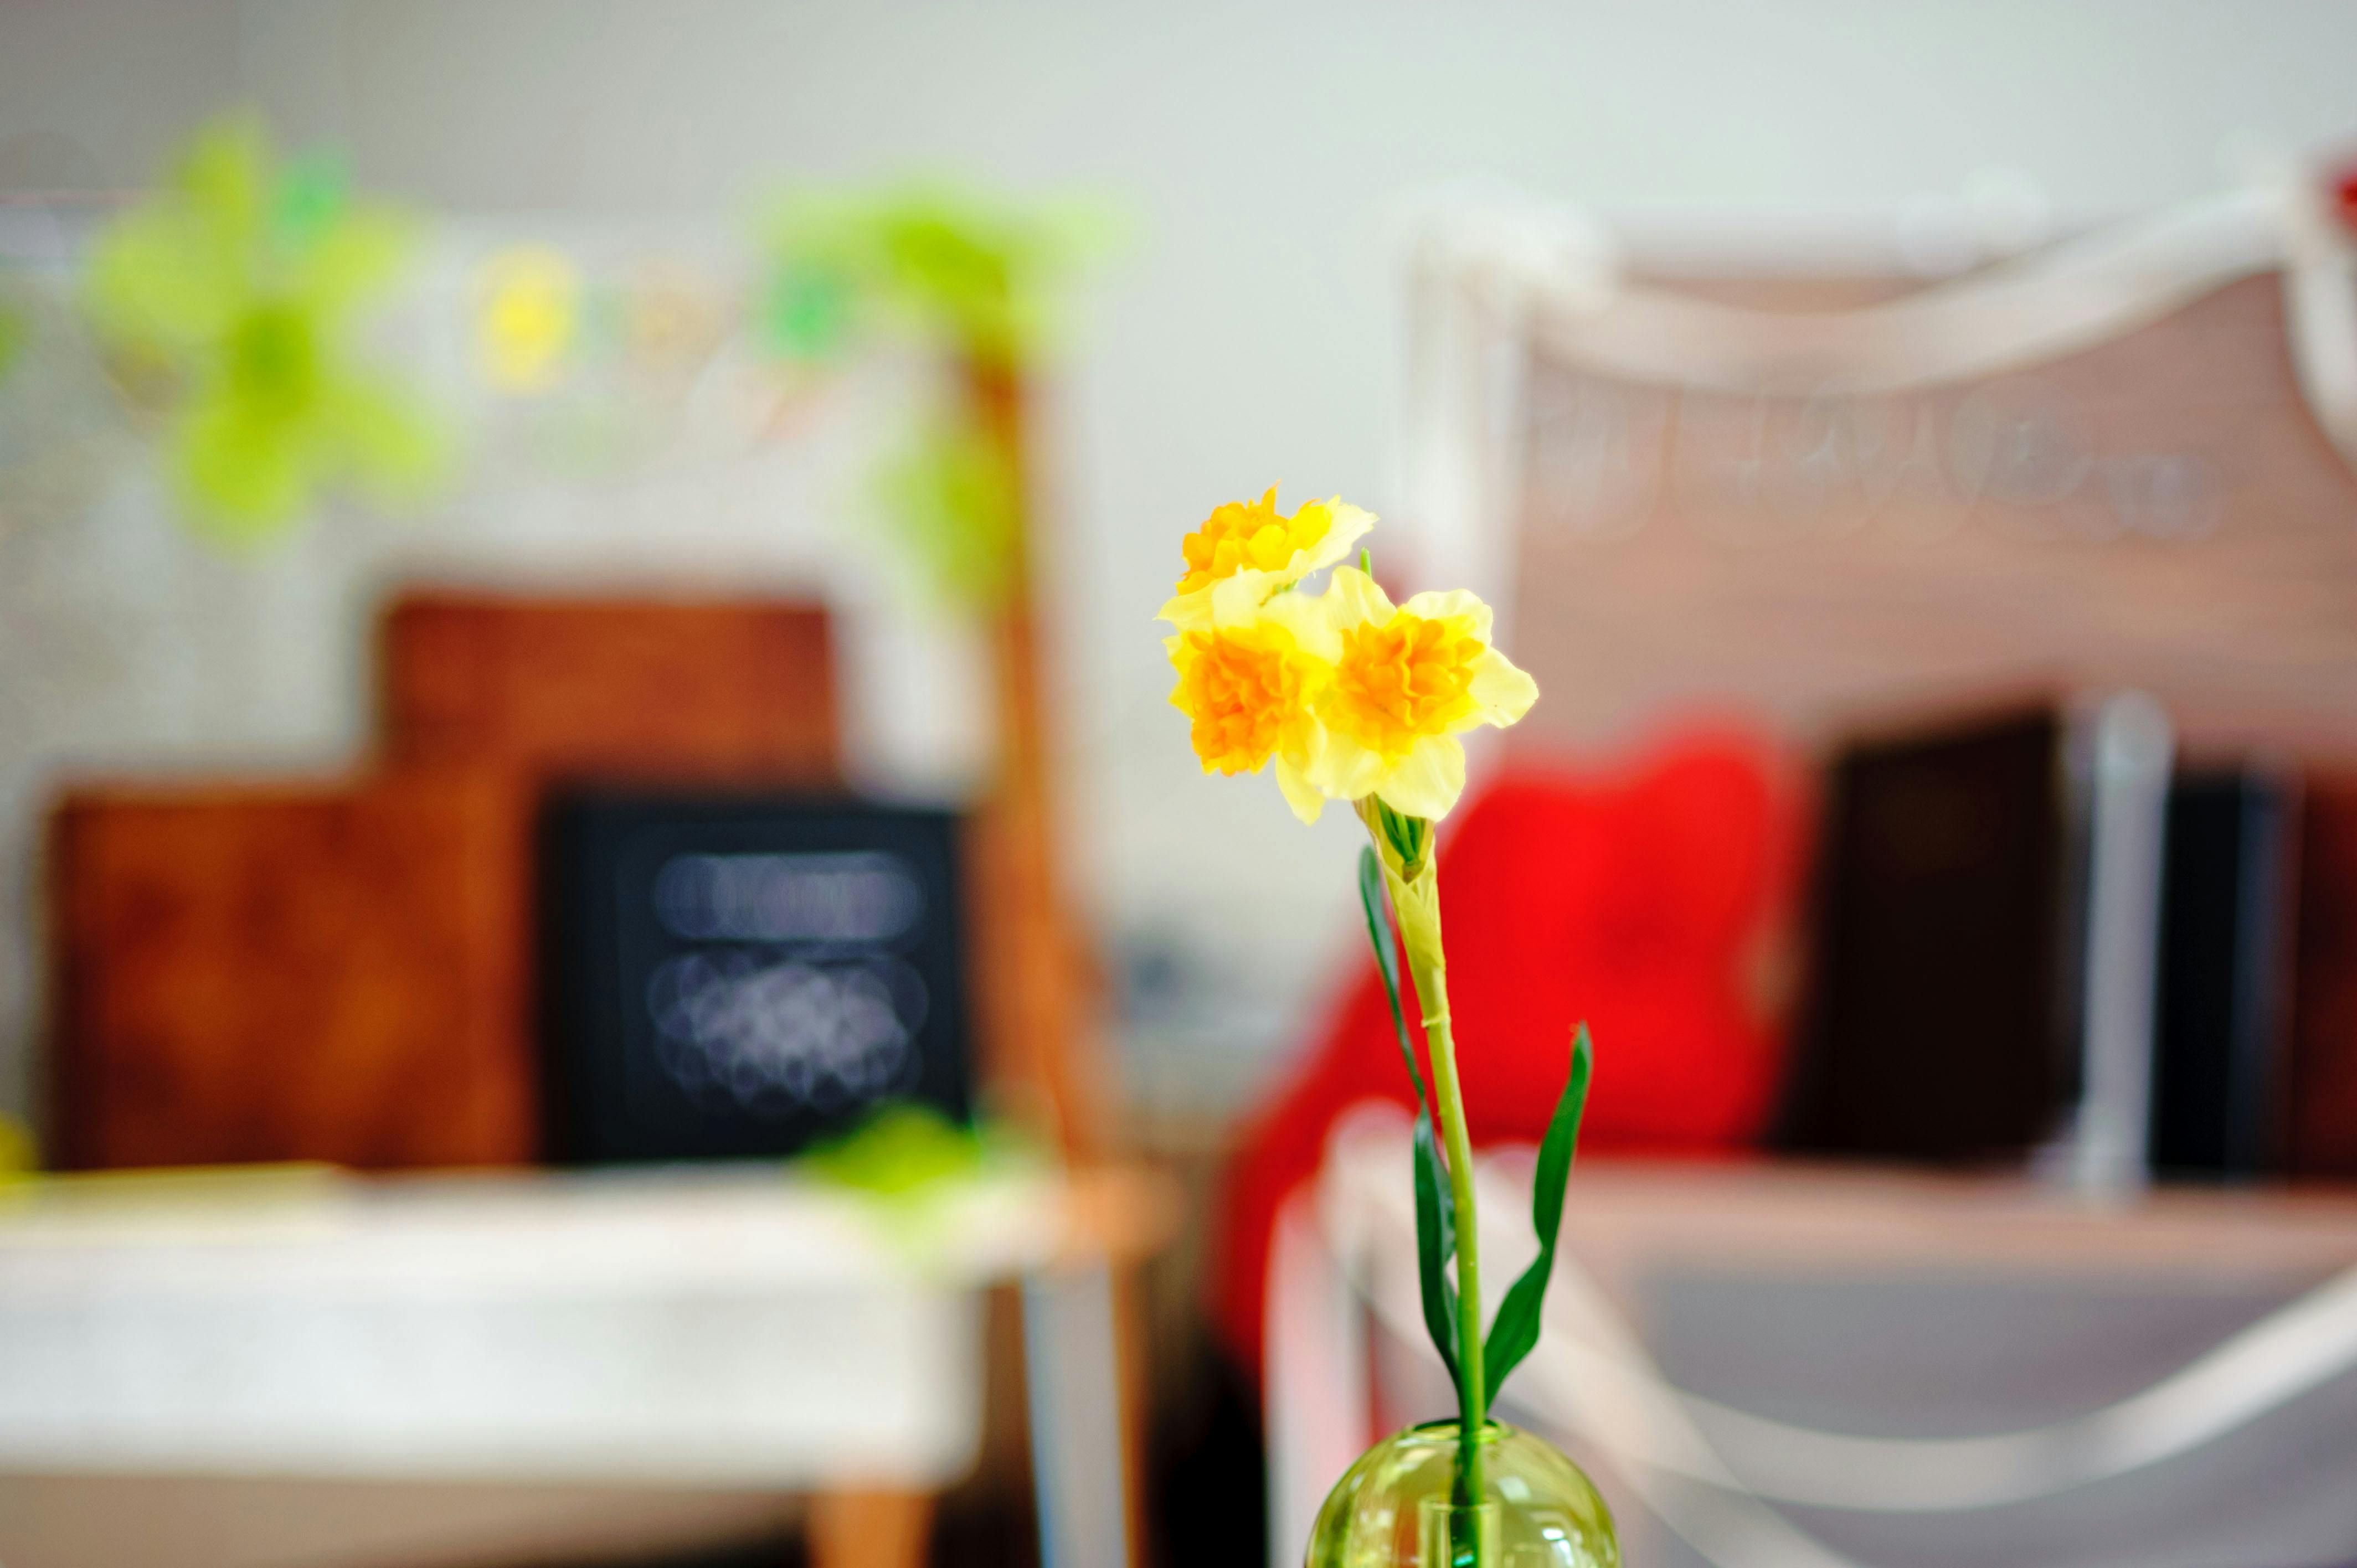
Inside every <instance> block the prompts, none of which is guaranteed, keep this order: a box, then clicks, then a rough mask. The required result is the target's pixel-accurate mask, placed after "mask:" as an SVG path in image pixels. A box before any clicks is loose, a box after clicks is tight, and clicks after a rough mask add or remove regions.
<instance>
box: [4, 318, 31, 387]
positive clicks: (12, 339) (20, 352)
mask: <svg viewBox="0 0 2357 1568" xmlns="http://www.w3.org/2000/svg"><path fill="white" fill-rule="evenodd" d="M32 335H33V331H32V328H31V327H30V326H29V325H27V322H26V320H25V317H24V314H23V313H22V312H21V311H19V310H17V309H16V306H13V305H11V304H9V302H8V301H6V300H5V299H0V381H6V380H7V379H8V372H9V371H13V370H15V369H16V361H17V360H20V359H22V358H23V357H24V353H25V343H26V340H27V338H31V337H32Z"/></svg>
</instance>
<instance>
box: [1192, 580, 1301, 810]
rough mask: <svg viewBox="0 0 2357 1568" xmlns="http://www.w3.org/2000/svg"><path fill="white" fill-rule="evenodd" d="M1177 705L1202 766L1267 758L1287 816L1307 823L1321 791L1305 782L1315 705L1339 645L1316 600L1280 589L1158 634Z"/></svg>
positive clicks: (1225, 769) (1254, 768)
mask: <svg viewBox="0 0 2357 1568" xmlns="http://www.w3.org/2000/svg"><path fill="white" fill-rule="evenodd" d="M1163 647H1164V648H1165V649H1167V650H1168V651H1169V654H1170V665H1171V668H1172V669H1174V670H1176V671H1178V672H1179V683H1178V684H1177V685H1176V686H1174V687H1172V688H1171V691H1170V703H1171V705H1172V706H1173V707H1175V708H1177V709H1178V710H1179V712H1180V713H1182V714H1186V715H1187V718H1188V720H1189V726H1190V738H1191V739H1192V740H1193V742H1194V746H1195V755H1196V757H1198V758H1199V759H1200V761H1201V762H1202V764H1203V771H1204V772H1206V773H1229V774H1234V773H1257V772H1259V771H1260V770H1261V769H1262V768H1265V767H1266V766H1268V764H1269V763H1271V762H1272V761H1273V762H1275V765H1276V783H1277V788H1278V789H1282V790H1284V791H1285V799H1286V802H1287V803H1288V804H1289V805H1291V806H1292V808H1293V811H1294V815H1296V816H1297V817H1299V818H1300V819H1301V820H1302V821H1303V822H1316V821H1317V820H1318V812H1319V811H1321V810H1323V809H1324V807H1325V804H1326V801H1325V797H1324V796H1322V795H1320V794H1319V793H1318V789H1317V787H1316V786H1315V785H1313V784H1312V783H1311V782H1310V779H1309V776H1310V773H1311V770H1312V769H1313V768H1316V767H1317V765H1318V753H1319V750H1320V748H1321V746H1322V742H1323V739H1324V734H1323V731H1322V730H1321V729H1320V728H1319V725H1318V720H1317V717H1316V709H1317V704H1318V700H1319V699H1320V698H1321V697H1322V696H1323V695H1324V694H1325V692H1326V690H1327V688H1328V687H1329V685H1330V684H1331V683H1332V682H1333V679H1334V655H1335V654H1337V653H1339V652H1340V641H1339V639H1337V638H1336V637H1335V635H1334V629H1333V627H1332V625H1331V624H1330V623H1329V620H1328V618H1327V616H1326V613H1325V606H1324V605H1323V604H1322V602H1321V601H1319V600H1317V599H1314V598H1311V597H1309V596H1307V595H1302V594H1286V595H1281V596H1278V597H1277V598H1275V599H1274V600H1272V601H1271V602H1269V603H1268V604H1266V605H1256V606H1252V607H1248V608H1243V607H1238V608H1237V609H1236V611H1235V613H1232V614H1226V615H1222V616H1220V617H1217V618H1206V619H1205V620H1203V621H1201V622H1200V623H1198V624H1195V625H1181V626H1180V628H1179V632H1178V634H1177V635H1176V636H1174V637H1170V638H1166V639H1164V640H1163Z"/></svg>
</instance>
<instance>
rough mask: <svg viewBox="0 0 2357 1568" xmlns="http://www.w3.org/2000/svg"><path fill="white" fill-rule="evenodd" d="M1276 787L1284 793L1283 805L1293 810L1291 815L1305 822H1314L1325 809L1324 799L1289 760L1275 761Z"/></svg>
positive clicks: (1282, 758) (1306, 776) (1279, 759)
mask: <svg viewBox="0 0 2357 1568" xmlns="http://www.w3.org/2000/svg"><path fill="white" fill-rule="evenodd" d="M1276 787H1277V788H1278V789H1282V790H1283V791H1285V803H1286V805H1288V806H1290V807H1292V808H1293V814H1294V815H1295V816H1297V817H1299V818H1300V819H1301V820H1302V821H1303V822H1316V821H1317V820H1318V814H1319V813H1320V812H1322V811H1325V809H1326V797H1325V796H1323V795H1321V794H1319V793H1318V787H1317V786H1316V785H1314V784H1312V783H1311V782H1310V781H1309V779H1308V775H1307V774H1306V773H1304V772H1303V771H1302V770H1301V769H1300V768H1297V767H1295V766H1294V765H1293V763H1292V761H1291V760H1290V759H1289V758H1286V757H1278V758H1277V759H1276Z"/></svg>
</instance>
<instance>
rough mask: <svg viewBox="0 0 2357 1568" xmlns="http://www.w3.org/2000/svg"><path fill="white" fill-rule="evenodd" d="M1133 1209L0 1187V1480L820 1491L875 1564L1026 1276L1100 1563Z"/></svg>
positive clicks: (966, 1407) (809, 1190)
mask: <svg viewBox="0 0 2357 1568" xmlns="http://www.w3.org/2000/svg"><path fill="white" fill-rule="evenodd" d="M1156 1209H1157V1196H1156V1189H1154V1188H1152V1187H1151V1185H1150V1184H1147V1183H1145V1182H1144V1181H1143V1179H1142V1178H1140V1177H1138V1176H1135V1175H1134V1174H1128V1175H1125V1174H1123V1173H1118V1172H1112V1173H1098V1174H1096V1175H1094V1176H1089V1177H1086V1178H1082V1179H1077V1180H1064V1179H1060V1178H1054V1177H1049V1176H1029V1177H1022V1178H1005V1179H995V1180H992V1181H989V1182H985V1183H978V1184H976V1185H974V1187H971V1188H970V1189H967V1190H964V1191H962V1192H961V1193H959V1194H958V1195H957V1196H956V1197H953V1198H949V1199H944V1200H942V1203H941V1204H940V1206H939V1207H937V1208H935V1209H932V1210H931V1211H928V1212H927V1213H926V1214H925V1215H924V1217H923V1218H922V1219H908V1218H906V1217H905V1216H904V1217H903V1218H901V1219H893V1218H891V1216H890V1215H889V1214H888V1213H885V1212H880V1211H879V1210H878V1209H877V1208H876V1207H875V1206H874V1204H873V1202H872V1200H867V1199H863V1198H859V1197H853V1196H850V1195H846V1194H845V1193H842V1192H840V1191H835V1190H831V1189H826V1188H822V1187H815V1186H813V1185H811V1184H810V1183H808V1182H806V1181H802V1180H798V1179H794V1178H791V1177H789V1176H786V1175H784V1174H782V1173H781V1172H780V1171H779V1170H778V1169H777V1168H776V1167H774V1166H770V1167H718V1168H713V1167H705V1168H697V1169H687V1170H675V1171H672V1170H667V1171H657V1172H640V1173H632V1174H628V1175H591V1176H572V1175H566V1176H554V1175H515V1174H502V1175H498V1176H434V1177H410V1178H401V1179H389V1180H387V1179H378V1180H362V1179H359V1178H355V1177H351V1176H342V1175H339V1174H337V1173H333V1172H329V1171H323V1170H316V1171H294V1172H280V1173H276V1174H274V1175H264V1176H246V1177H240V1178H235V1179H230V1178H218V1177H192V1178H188V1179H187V1180H184V1181H180V1182H177V1183H176V1182H173V1181H170V1180H162V1181H159V1180H156V1179H154V1178H143V1179H140V1180H137V1181H128V1180H123V1179H121V1178H100V1179H99V1180H97V1181H95V1182H89V1181H77V1182H70V1183H44V1184H38V1185H36V1186H32V1187H18V1188H15V1189H0V1473H8V1472H13V1473H16V1474H19V1475H23V1474H42V1475H51V1476H91V1475H101V1474H118V1475H139V1476H188V1475H214V1476H274V1477H317V1478H321V1479H328V1478H353V1477H366V1478H371V1479H379V1480H403V1481H416V1482H433V1481H442V1480H458V1479H463V1480H467V1481H482V1480H500V1481H507V1482H514V1483H544V1482H567V1483H578V1482H582V1481H611V1482H617V1483H631V1484H661V1485H668V1486H681V1487H702V1488H713V1487H723V1488H745V1489H752V1490H759V1491H775V1492H802V1493H813V1494H816V1495H818V1496H819V1497H820V1498H823V1499H834V1501H833V1502H832V1503H831V1504H825V1505H823V1506H822V1507H821V1509H820V1510H819V1512H818V1514H817V1516H816V1535H815V1540H814V1544H815V1545H816V1546H817V1547H818V1548H819V1551H820V1552H821V1555H822V1556H839V1557H843V1558H845V1559H846V1560H852V1561H858V1562H861V1563H874V1562H878V1561H885V1560H888V1558H890V1557H891V1556H895V1555H900V1556H905V1555H908V1554H909V1553H912V1552H915V1551H916V1550H917V1549H918V1548H919V1547H920V1545H921V1541H922V1514H921V1512H918V1513H915V1514H914V1515H913V1516H912V1515H911V1513H910V1511H909V1509H906V1508H902V1507H897V1506H895V1505H894V1504H893V1503H892V1501H891V1499H895V1498H922V1497H924V1496H926V1495H928V1494H931V1493H932V1492H935V1491H938V1490H940V1489H941V1488H942V1487H944V1486H946V1485H947V1484H948V1483H949V1482H951V1481H952V1480H953V1479H955V1478H956V1477H958V1476H960V1475H961V1474H962V1473H963V1471H964V1470H965V1469H966V1468H967V1467H969V1466H970V1465H971V1464H972V1462H973V1460H974V1453H975V1448H976V1444H977V1441H978V1435H979V1432H980V1425H981V1416H982V1354H981V1306H980V1296H979V1294H978V1291H979V1289H980V1288H981V1287H982V1286H984V1285H986V1284H989V1283H995V1282H997V1281H1002V1280H1008V1279H1016V1280H1019V1281H1021V1282H1022V1283H1023V1286H1024V1297H1025V1314H1026V1320H1027V1342H1028V1351H1029V1354H1028V1356H1027V1358H1026V1360H1027V1371H1026V1378H1027V1385H1028V1396H1029V1400H1030V1403H1031V1410H1032V1425H1033V1429H1034V1442H1035V1448H1036V1453H1035V1468H1036V1470H1037V1474H1038V1477H1039V1501H1040V1505H1041V1508H1042V1510H1043V1513H1042V1519H1041V1531H1042V1537H1043V1541H1045V1543H1046V1549H1047V1552H1048V1554H1049V1562H1050V1563H1054V1564H1057V1565H1058V1568H1120V1565H1122V1564H1124V1563H1125V1562H1126V1557H1127V1533H1126V1524H1125V1520H1126V1510H1127V1498H1125V1481H1126V1477H1125V1468H1124V1464H1123V1460H1122V1455H1123V1453H1124V1430H1123V1424H1122V1416H1121V1412H1120V1410H1119V1408H1118V1403H1119V1390H1120V1380H1119V1377H1118V1375H1117V1369H1116V1365H1115V1361H1116V1358H1115V1332H1114V1316H1113V1307H1112V1287H1111V1271H1112V1269H1113V1267H1114V1264H1115V1263H1116V1262H1119V1261H1120V1259H1121V1257H1122V1255H1123V1252H1124V1250H1125V1248H1126V1249H1129V1250H1130V1251H1133V1252H1134V1251H1135V1250H1136V1249H1137V1248H1138V1247H1140V1246H1142V1245H1148V1244H1150V1240H1151V1232H1152V1231H1153V1230H1155V1229H1156V1226H1157V1221H1156V1220H1155V1219H1153V1215H1154V1213H1155V1211H1156ZM7 1549H8V1541H7V1539H6V1521H5V1520H0V1563H7V1562H9V1558H8V1555H7ZM10 1568H15V1564H14V1563H11V1565H10Z"/></svg>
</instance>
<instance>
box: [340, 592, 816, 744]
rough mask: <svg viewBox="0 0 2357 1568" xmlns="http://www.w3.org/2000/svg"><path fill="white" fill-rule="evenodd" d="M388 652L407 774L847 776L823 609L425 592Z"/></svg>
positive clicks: (385, 663) (395, 621)
mask: <svg viewBox="0 0 2357 1568" xmlns="http://www.w3.org/2000/svg"><path fill="white" fill-rule="evenodd" d="M381 652H382V693H383V714H382V727H383V736H384V742H385V745H386V747H387V750H388V752H389V754H390V755H391V756H392V757H393V758H394V759H395V760H397V761H411V762H450V761H463V762H470V763H476V762H499V763H508V764H513V765H517V766H520V767H522V768H528V769H530V770H532V771H534V772H538V773H541V774H544V775H547V774H583V775H593V776H597V777H601V778H608V779H663V780H673V779H726V780H731V781H744V782H760V783H780V782H805V781H806V782H812V783H825V782H831V781H833V780H834V779H835V778H836V777H837V775H838V773H839V771H840V763H839V743H838V739H837V736H838V732H839V725H838V722H837V716H836V703H835V690H834V655H833V652H832V648H831V644H830V639H829V635H828V625H827V615H826V612H825V611H824V610H823V609H822V608H819V607H815V606H810V605H797V604H789V603H782V602H777V601H763V600H746V601H705V602H694V601H678V602H671V601H662V600H619V599H608V600H597V599H533V598H525V597H506V596H494V595H472V594H457V593H415V594H411V595H408V596H404V597H403V598H401V599H399V600H398V601H396V602H395V603H394V605H393V607H392V608H391V610H390V611H389V612H388V613H387V614H386V617H385V620H384V625H383V631H382V645H381Z"/></svg>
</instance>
